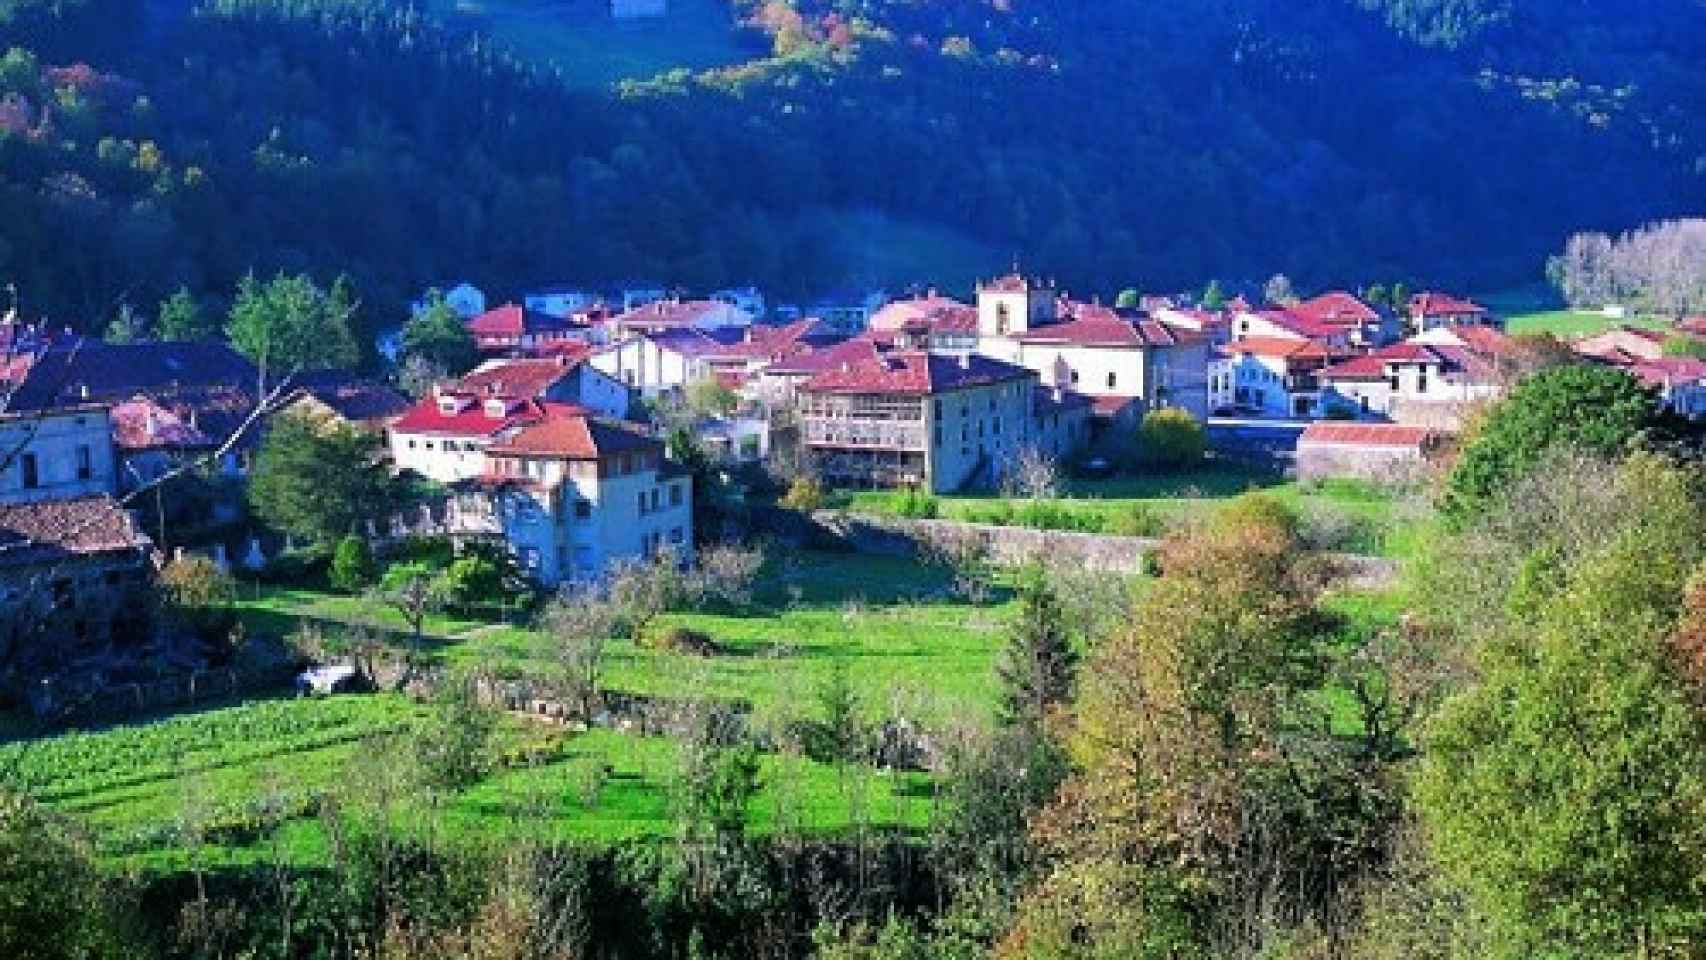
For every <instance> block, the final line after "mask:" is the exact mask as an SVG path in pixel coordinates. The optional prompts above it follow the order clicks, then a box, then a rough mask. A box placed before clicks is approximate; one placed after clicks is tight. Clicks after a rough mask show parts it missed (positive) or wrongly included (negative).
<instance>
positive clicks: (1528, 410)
mask: <svg viewBox="0 0 1706 960" xmlns="http://www.w3.org/2000/svg"><path fill="white" fill-rule="evenodd" d="M1657 426H1658V413H1657V405H1656V403H1655V401H1654V397H1653V395H1652V393H1651V392H1650V391H1648V390H1647V389H1646V388H1645V387H1643V386H1642V385H1641V383H1640V382H1639V381H1638V380H1636V379H1635V378H1634V377H1631V376H1629V375H1628V374H1627V373H1624V372H1623V371H1621V370H1615V369H1612V368H1609V367H1594V366H1586V365H1572V366H1563V367H1551V368H1548V369H1544V370H1541V371H1539V372H1537V373H1535V374H1534V375H1533V376H1531V377H1529V378H1528V379H1526V380H1524V381H1523V382H1522V383H1520V384H1518V385H1517V386H1516V388H1515V389H1513V390H1512V391H1511V392H1510V394H1509V395H1508V396H1506V397H1505V398H1504V399H1503V400H1501V401H1500V402H1499V404H1498V405H1497V406H1495V407H1494V408H1493V409H1492V411H1491V412H1489V413H1488V414H1487V416H1486V418H1485V420H1483V421H1482V423H1481V425H1480V429H1479V430H1478V431H1477V432H1476V433H1475V435H1474V436H1473V438H1472V439H1471V440H1470V441H1469V443H1468V445H1467V446H1466V447H1465V448H1464V450H1463V453H1462V455H1461V456H1459V457H1458V460H1457V464H1456V466H1454V467H1453V468H1452V471H1451V476H1450V479H1449V480H1448V481H1447V486H1446V491H1445V495H1444V498H1443V500H1442V502H1441V508H1442V509H1443V511H1444V512H1445V514H1446V516H1447V517H1448V518H1450V519H1452V520H1453V521H1454V522H1462V521H1464V520H1466V519H1467V518H1469V517H1471V516H1473V515H1474V514H1475V513H1477V512H1478V511H1480V510H1481V509H1482V508H1483V507H1484V505H1485V504H1487V503H1488V502H1489V501H1490V500H1492V499H1493V498H1494V497H1495V496H1497V495H1498V493H1499V492H1500V491H1501V490H1503V489H1505V488H1506V487H1507V486H1508V485H1509V484H1510V483H1511V482H1512V481H1514V480H1516V479H1517V478H1518V477H1520V476H1522V475H1523V474H1524V473H1526V472H1527V471H1528V470H1529V469H1530V468H1532V467H1533V466H1534V465H1535V464H1536V463H1538V462H1539V461H1540V460H1541V458H1542V457H1544V456H1545V455H1546V453H1547V452H1548V451H1550V450H1552V449H1554V448H1560V447H1562V448H1571V449H1574V450H1577V451H1580V452H1583V453H1590V454H1599V455H1602V456H1617V455H1620V454H1623V453H1627V452H1629V451H1631V450H1633V449H1635V448H1636V447H1638V446H1639V445H1640V444H1641V443H1642V441H1643V440H1644V439H1646V438H1647V437H1648V436H1649V435H1650V432H1651V431H1652V430H1654V429H1655V428H1656V427H1657Z"/></svg>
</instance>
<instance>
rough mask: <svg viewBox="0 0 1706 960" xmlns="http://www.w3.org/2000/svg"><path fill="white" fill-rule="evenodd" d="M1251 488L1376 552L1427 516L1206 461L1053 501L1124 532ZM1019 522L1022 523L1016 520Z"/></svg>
mask: <svg viewBox="0 0 1706 960" xmlns="http://www.w3.org/2000/svg"><path fill="white" fill-rule="evenodd" d="M1252 490H1260V491H1262V492H1264V493H1267V494H1269V495H1271V496H1273V497H1275V498H1276V499H1278V500H1279V501H1281V502H1282V503H1285V504H1287V505H1288V506H1291V507H1292V508H1294V509H1296V510H1298V511H1299V512H1300V513H1301V514H1302V515H1303V516H1304V518H1305V520H1306V522H1310V523H1317V524H1319V523H1324V522H1328V521H1331V522H1334V523H1336V524H1337V525H1338V526H1340V527H1341V528H1342V530H1341V539H1342V542H1340V543H1339V544H1337V548H1338V549H1342V550H1346V551H1348V552H1353V553H1367V554H1372V555H1378V556H1394V557H1396V556H1404V555H1406V554H1407V553H1408V552H1409V549H1410V544H1411V540H1412V539H1413V532H1414V530H1415V529H1416V527H1417V526H1418V525H1419V524H1420V523H1422V522H1425V520H1426V518H1427V514H1428V511H1427V509H1426V507H1425V506H1424V505H1422V504H1421V503H1419V502H1417V501H1415V500H1413V499H1412V498H1408V497H1405V496H1402V495H1398V494H1394V493H1392V492H1390V491H1387V490H1383V489H1381V488H1378V487H1375V486H1373V485H1371V484H1366V483H1358V482H1354V481H1327V482H1325V483H1321V484H1313V485H1304V484H1299V483H1297V482H1295V481H1284V480H1281V479H1280V478H1278V477H1276V476H1275V475H1273V474H1272V473H1265V472H1260V471H1249V470H1242V469H1238V468H1235V467H1222V466H1215V467H1205V468H1203V469H1201V470H1195V471H1190V472H1186V473H1176V474H1153V475H1147V476H1136V477H1118V478H1114V479H1108V480H1074V481H1069V482H1068V483H1067V484H1066V486H1065V489H1064V490H1063V496H1062V498H1061V499H1059V500H1057V501H1054V502H1053V505H1054V506H1055V507H1058V509H1059V510H1060V511H1061V512H1062V513H1064V514H1067V515H1070V516H1072V517H1075V518H1084V519H1085V522H1086V526H1088V527H1089V528H1091V529H1093V530H1098V531H1100V532H1108V533H1115V532H1128V531H1126V530H1124V529H1122V527H1121V519H1120V518H1121V515H1122V514H1131V513H1133V512H1134V511H1137V512H1141V513H1143V514H1146V515H1148V516H1150V517H1153V518H1154V519H1155V520H1157V521H1159V522H1160V524H1161V525H1162V526H1163V528H1166V527H1171V526H1175V525H1177V524H1180V523H1184V522H1188V521H1189V520H1191V519H1192V518H1195V517H1201V516H1203V515H1205V514H1206V513H1207V512H1209V511H1211V510H1214V509H1215V508H1216V507H1217V506H1219V505H1220V504H1223V503H1225V502H1226V501H1227V500H1229V499H1231V498H1232V497H1235V496H1238V495H1239V494H1242V493H1246V492H1249V491H1252ZM936 500H937V504H938V514H939V516H941V517H942V518H944V519H950V520H967V521H973V522H991V521H992V519H1000V517H999V512H1000V511H1003V510H1005V508H1004V507H1003V506H1002V503H1003V500H1004V498H1002V497H999V496H995V495H980V496H944V497H938V498H936ZM895 502H896V498H895V496H894V494H892V493H890V492H888V491H847V492H842V493H840V494H837V495H836V497H835V499H834V503H835V505H837V506H841V507H845V508H847V509H851V510H857V511H864V512H870V513H877V514H889V513H893V512H895ZM1021 525H1022V524H1021Z"/></svg>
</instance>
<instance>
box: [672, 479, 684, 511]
mask: <svg viewBox="0 0 1706 960" xmlns="http://www.w3.org/2000/svg"><path fill="white" fill-rule="evenodd" d="M682 496H683V494H682V492H681V484H679V483H672V484H670V485H669V505H670V506H672V507H679V506H681V498H682Z"/></svg>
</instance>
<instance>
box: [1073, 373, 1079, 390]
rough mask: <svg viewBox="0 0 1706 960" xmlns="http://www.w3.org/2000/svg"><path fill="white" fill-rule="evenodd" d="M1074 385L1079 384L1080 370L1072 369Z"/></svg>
mask: <svg viewBox="0 0 1706 960" xmlns="http://www.w3.org/2000/svg"><path fill="white" fill-rule="evenodd" d="M1072 385H1073V386H1075V387H1076V386H1078V371H1077V370H1074V371H1072Z"/></svg>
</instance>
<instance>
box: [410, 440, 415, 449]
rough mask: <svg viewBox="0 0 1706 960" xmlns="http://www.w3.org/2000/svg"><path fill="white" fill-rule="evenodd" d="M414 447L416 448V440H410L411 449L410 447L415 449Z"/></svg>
mask: <svg viewBox="0 0 1706 960" xmlns="http://www.w3.org/2000/svg"><path fill="white" fill-rule="evenodd" d="M414 448H415V441H413V440H410V441H409V449H410V450H413V449H414Z"/></svg>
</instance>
